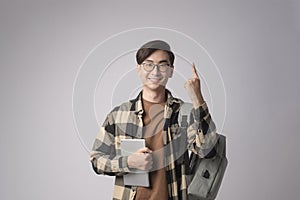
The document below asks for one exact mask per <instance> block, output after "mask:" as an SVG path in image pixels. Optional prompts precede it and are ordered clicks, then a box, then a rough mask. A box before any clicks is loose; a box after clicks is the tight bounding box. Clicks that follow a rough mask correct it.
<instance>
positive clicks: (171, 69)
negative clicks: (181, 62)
mask: <svg viewBox="0 0 300 200" xmlns="http://www.w3.org/2000/svg"><path fill="white" fill-rule="evenodd" d="M173 72H174V66H172V67H171V68H170V73H169V78H172V76H173Z"/></svg>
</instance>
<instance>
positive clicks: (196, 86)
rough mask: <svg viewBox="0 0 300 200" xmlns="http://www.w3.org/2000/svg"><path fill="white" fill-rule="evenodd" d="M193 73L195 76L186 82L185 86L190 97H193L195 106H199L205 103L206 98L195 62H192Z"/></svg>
mask: <svg viewBox="0 0 300 200" xmlns="http://www.w3.org/2000/svg"><path fill="white" fill-rule="evenodd" d="M192 73H193V78H191V79H189V80H188V81H187V82H186V83H185V84H184V88H185V89H186V91H187V93H188V95H189V97H190V98H191V101H192V103H193V106H194V108H197V107H199V106H200V105H201V104H203V103H204V100H203V97H202V93H201V84H200V79H199V76H198V73H197V70H196V67H195V64H194V63H193V64H192Z"/></svg>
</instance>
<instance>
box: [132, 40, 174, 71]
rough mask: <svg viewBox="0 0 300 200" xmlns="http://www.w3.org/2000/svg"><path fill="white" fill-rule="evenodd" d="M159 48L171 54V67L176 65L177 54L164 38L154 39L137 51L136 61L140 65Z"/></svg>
mask: <svg viewBox="0 0 300 200" xmlns="http://www.w3.org/2000/svg"><path fill="white" fill-rule="evenodd" d="M157 50H163V51H165V52H166V53H167V54H168V55H169V59H170V64H171V67H174V66H173V64H174V60H175V55H174V53H173V52H172V51H171V47H170V45H169V44H168V43H167V42H165V41H162V40H153V41H150V42H147V43H146V44H144V45H143V46H141V48H140V49H139V50H138V51H137V52H136V61H137V63H138V64H139V65H140V64H142V62H144V60H146V58H148V57H149V56H150V55H151V54H152V53H154V52H155V51H157Z"/></svg>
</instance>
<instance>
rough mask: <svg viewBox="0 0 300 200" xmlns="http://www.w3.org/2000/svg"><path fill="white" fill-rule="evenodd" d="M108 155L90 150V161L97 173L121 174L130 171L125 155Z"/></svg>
mask: <svg viewBox="0 0 300 200" xmlns="http://www.w3.org/2000/svg"><path fill="white" fill-rule="evenodd" d="M110 157H111V156H110V155H106V154H104V153H101V152H98V151H92V153H91V156H90V161H91V163H92V166H93V169H94V171H95V172H96V173H97V174H105V175H110V176H121V175H124V174H126V173H128V172H129V171H130V170H129V167H128V164H127V163H128V157H127V156H115V157H113V158H110Z"/></svg>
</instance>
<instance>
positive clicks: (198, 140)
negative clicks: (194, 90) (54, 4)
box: [187, 102, 218, 158]
mask: <svg viewBox="0 0 300 200" xmlns="http://www.w3.org/2000/svg"><path fill="white" fill-rule="evenodd" d="M191 115H192V118H193V120H191V121H192V123H191V124H190V125H189V126H188V128H187V135H188V143H189V144H188V147H189V150H191V151H192V152H193V153H195V154H197V155H199V156H200V157H202V158H204V157H205V156H206V155H208V154H209V153H210V152H211V150H212V149H213V147H214V146H215V144H216V142H217V138H218V134H217V133H216V126H215V123H214V122H213V120H212V118H211V115H210V113H209V110H208V107H207V104H206V102H204V103H203V104H202V105H200V106H199V107H198V108H196V109H194V108H193V109H192V111H191Z"/></svg>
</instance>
